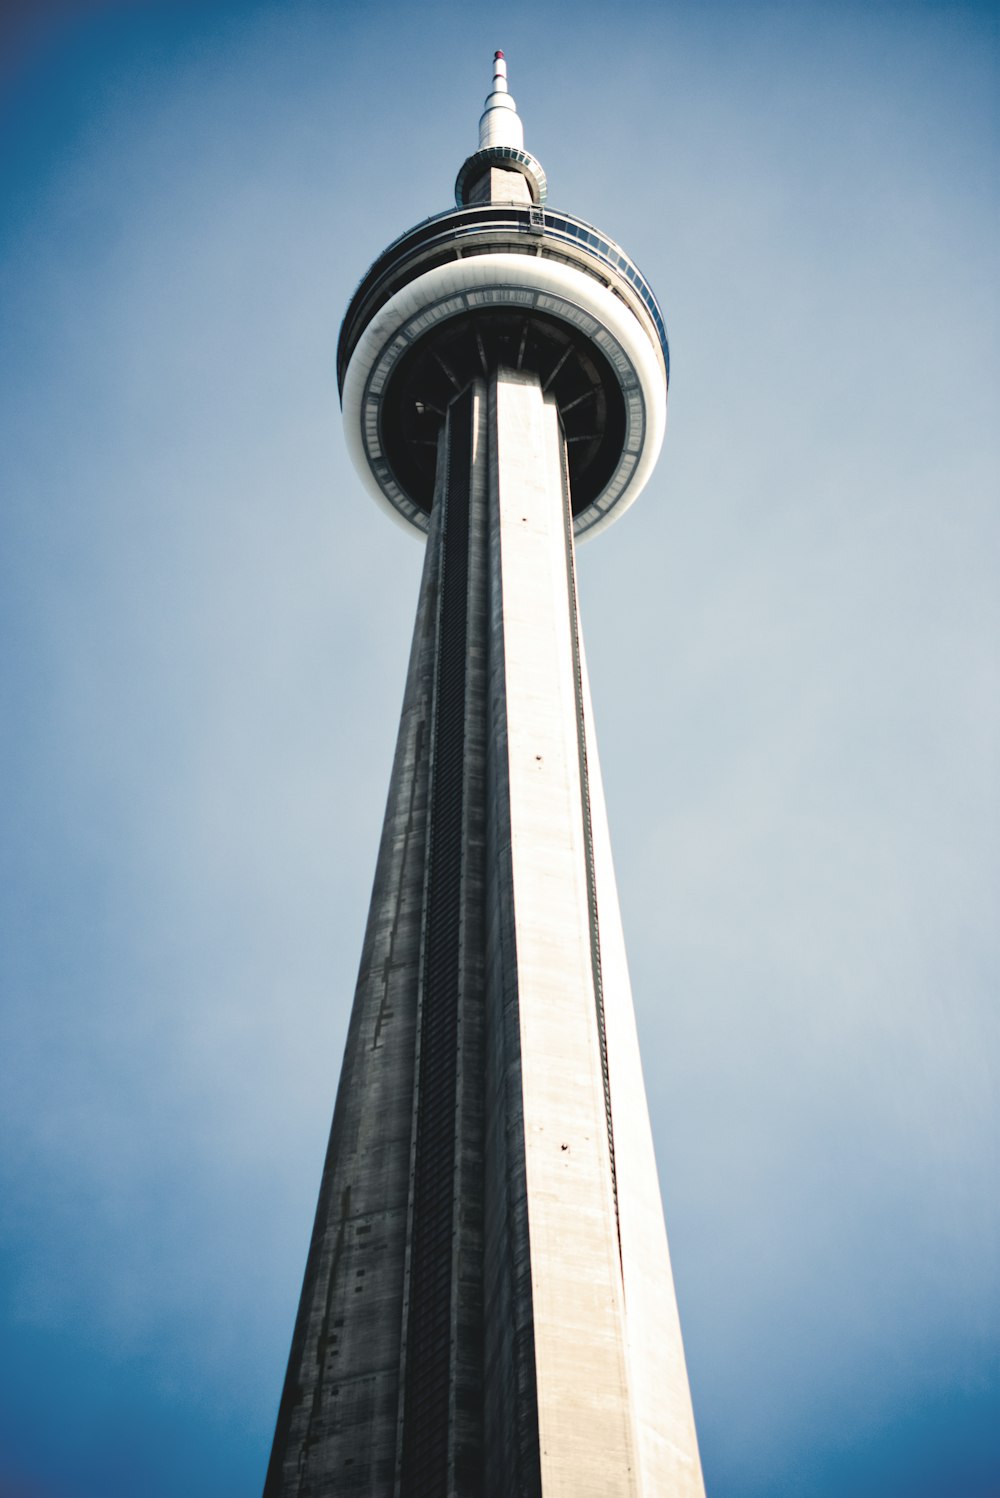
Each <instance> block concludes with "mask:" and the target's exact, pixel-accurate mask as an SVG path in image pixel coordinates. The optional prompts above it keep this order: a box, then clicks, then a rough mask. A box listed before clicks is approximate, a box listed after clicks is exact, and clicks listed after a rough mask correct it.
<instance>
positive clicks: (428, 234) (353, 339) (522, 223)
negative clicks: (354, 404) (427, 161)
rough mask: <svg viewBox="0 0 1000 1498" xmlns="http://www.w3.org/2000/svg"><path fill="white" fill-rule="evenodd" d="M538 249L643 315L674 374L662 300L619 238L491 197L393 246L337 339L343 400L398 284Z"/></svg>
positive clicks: (365, 282)
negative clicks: (478, 258) (464, 263)
mask: <svg viewBox="0 0 1000 1498" xmlns="http://www.w3.org/2000/svg"><path fill="white" fill-rule="evenodd" d="M511 252H513V253H515V254H525V255H537V256H541V257H542V258H545V259H552V260H558V261H562V262H563V263H565V264H568V265H572V266H574V267H575V268H576V269H578V270H582V271H584V272H586V273H587V274H588V275H590V276H593V277H594V279H595V280H598V281H600V282H601V284H602V285H604V286H606V287H607V288H608V289H609V290H610V291H612V292H613V293H614V294H615V295H616V296H617V297H618V298H619V299H620V300H621V301H622V302H624V303H625V305H626V306H628V307H629V308H630V310H631V311H632V312H633V313H634V314H635V316H636V317H637V318H638V320H639V322H640V323H641V324H642V325H643V327H644V328H645V329H646V332H647V334H648V336H649V339H650V342H651V343H652V344H653V347H654V349H655V351H656V353H657V355H658V357H659V359H660V361H661V362H662V366H663V372H664V376H665V378H667V379H669V371H670V352H669V348H668V346H667V330H666V327H665V326H664V322H663V315H662V313H661V312H660V308H659V303H658V302H657V300H656V297H655V296H654V295H653V291H652V288H651V287H650V285H649V282H648V281H647V280H646V278H645V276H644V275H643V274H642V272H641V271H640V270H639V268H638V266H637V265H636V264H635V263H634V262H633V261H632V260H631V259H630V258H629V256H628V255H626V254H625V252H624V250H623V249H622V248H621V246H620V245H617V244H616V243H615V241H614V240H612V239H608V238H607V236H606V235H603V234H601V233H600V232H599V231H598V230H597V229H595V228H594V226H593V225H592V224H588V223H587V222H586V221H585V220H584V219H578V218H573V217H572V216H571V215H570V214H567V213H557V212H554V211H552V210H550V209H548V208H541V207H535V206H532V207H530V208H526V207H520V206H515V205H512V204H502V203H486V204H483V205H482V206H479V207H475V208H460V209H452V210H450V211H448V212H446V213H439V214H436V215H435V216H434V217H433V218H429V219H425V220H424V222H423V223H421V224H418V225H417V226H416V227H415V228H413V229H410V230H409V231H408V232H407V233H406V234H403V235H401V236H400V238H399V239H397V240H394V242H393V243H392V244H391V245H389V247H388V249H386V250H385V251H384V252H383V253H382V254H381V255H380V256H379V258H378V259H377V260H376V261H375V263H374V265H372V267H371V269H370V270H369V271H368V272H367V274H366V275H365V276H364V277H363V279H362V280H361V282H360V284H359V286H358V288H357V290H356V291H355V293H354V295H353V297H352V298H351V301H350V304H349V306H348V309H347V313H346V315H345V317H344V322H343V325H342V327H341V330H340V339H339V342H338V345H337V385H338V389H339V391H340V395H341V399H343V394H344V377H345V374H346V372H347V366H348V364H349V363H350V360H351V355H352V354H353V352H354V349H355V347H356V345H357V343H358V340H359V338H360V337H361V335H362V333H363V332H364V329H365V327H366V326H367V325H368V323H369V322H370V321H371V319H372V318H373V317H374V316H375V314H376V313H377V312H378V310H379V309H380V308H381V307H383V306H384V305H385V304H386V302H388V300H389V299H390V297H392V296H393V295H394V294H395V293H396V292H397V291H399V290H400V288H401V287H403V286H405V285H406V284H407V283H408V282H409V281H411V280H413V279H414V278H415V277H416V276H418V275H421V274H423V272H425V271H427V270H431V269H433V268H434V267H436V266H439V265H445V264H447V263H448V262H449V261H455V260H459V259H462V258H463V257H465V256H471V255H488V254H490V253H503V254H510V253H511Z"/></svg>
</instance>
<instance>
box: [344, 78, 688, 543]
mask: <svg viewBox="0 0 1000 1498" xmlns="http://www.w3.org/2000/svg"><path fill="white" fill-rule="evenodd" d="M491 97H496V96H495V95H494V96H491ZM507 97H509V96H507ZM488 103H489V101H488ZM486 118H487V116H484V119H486ZM508 118H509V112H508V113H506V114H505V116H504V119H505V121H506V119H508ZM514 118H515V120H516V115H515V116H514ZM517 123H518V126H519V124H520V122H519V121H518V122H517ZM494 133H495V132H494ZM520 158H523V160H521V159H520ZM498 164H499V165H500V166H504V165H506V166H509V167H510V168H511V170H510V171H509V172H506V173H504V172H500V173H498V175H499V176H500V177H504V176H506V177H507V179H508V180H512V181H513V182H514V184H515V187H517V184H522V185H521V187H520V189H519V193H520V196H521V198H522V201H520V202H518V201H512V202H504V201H498V200H497V198H496V196H495V195H494V197H493V200H491V201H488V202H482V203H478V204H476V203H471V204H470V203H468V202H463V203H462V205H461V206H459V207H458V208H456V209H452V210H450V211H448V212H445V213H439V214H436V215H435V216H434V217H432V218H429V219H425V220H424V221H423V222H422V223H420V224H418V225H417V226H416V227H415V228H413V229H410V230H409V231H408V232H407V233H406V234H403V235H401V236H400V238H399V239H397V240H395V241H394V242H393V243H392V244H391V245H390V246H389V247H388V249H386V250H385V251H384V252H383V253H382V254H381V255H380V256H379V258H378V259H377V260H376V261H375V263H374V264H373V265H372V266H371V268H370V269H369V271H368V272H367V274H366V275H365V276H364V277H363V279H362V281H361V283H360V285H359V286H358V288H357V290H356V291H355V293H354V296H353V297H352V298H351V302H350V304H349V306H348V309H347V313H346V315H345V318H344V322H343V326H342V328H341V332H340V340H339V344H338V349H337V381H338V387H339V391H340V397H341V403H342V406H343V411H344V423H345V430H346V434H347V441H348V446H349V448H350V450H351V455H352V458H353V459H354V462H355V465H356V467H357V468H358V471H359V473H360V474H361V476H362V478H363V479H364V480H365V482H366V485H367V487H368V488H369V490H370V491H371V492H372V494H373V495H374V496H375V498H376V499H378V500H379V502H380V503H382V504H383V505H385V506H387V507H388V508H389V509H390V511H391V512H392V513H393V514H394V515H395V516H397V517H398V518H400V519H402V520H403V521H404V522H406V523H407V524H408V525H410V526H413V527H415V528H416V529H417V530H418V531H421V532H426V530H427V526H428V521H429V516H430V510H431V503H432V496H433V492H434V476H435V470H436V465H437V451H438V433H439V431H440V429H441V425H442V422H443V420H444V415H445V412H446V410H447V408H448V405H449V403H450V401H451V400H453V399H454V397H455V396H456V395H458V394H459V393H460V392H461V391H462V390H463V389H464V388H465V387H466V386H467V385H468V384H469V382H470V381H471V380H473V379H475V378H477V377H482V376H486V375H488V374H489V373H490V372H491V371H492V370H493V369H496V368H498V367H500V366H503V367H508V368H512V369H524V370H530V371H532V372H534V373H536V374H538V376H539V378H540V379H541V381H542V388H543V390H544V391H545V392H546V393H550V394H551V395H552V396H553V397H554V399H555V402H556V404H557V407H558V410H559V416H560V420H561V422H562V428H563V435H564V438H565V442H566V453H567V462H568V468H569V477H570V490H571V494H572V508H573V517H574V531H575V533H576V534H577V535H583V534H587V533H591V532H594V531H596V530H598V529H603V527H604V526H605V525H607V524H609V523H610V522H611V520H612V519H616V518H617V517H618V516H619V515H620V514H621V513H622V512H623V511H624V510H625V509H626V508H627V507H628V505H629V504H631V503H632V501H633V500H634V499H635V498H636V497H637V496H638V493H639V491H640V490H641V488H642V487H643V485H644V484H645V482H646V480H647V478H648V476H649V473H650V471H651V470H652V467H653V465H654V464H655V462H656V458H657V456H658V455H659V450H660V447H661V445H662V441H663V431H664V425H665V417H666V395H667V386H668V382H669V367H670V364H669V360H670V355H669V349H668V345H667V334H666V328H665V326H664V322H663V316H662V313H661V311H660V307H659V304H658V302H657V300H656V297H655V296H654V294H653V291H652V288H651V286H650V285H649V282H648V281H647V280H646V277H645V276H644V275H643V274H642V272H641V271H640V270H639V268H638V266H637V265H636V264H635V262H634V261H633V260H632V259H631V258H630V257H629V256H628V255H627V254H626V253H625V251H624V250H623V249H622V248H621V246H620V245H618V244H616V242H615V241H614V240H613V239H611V238H609V237H608V236H607V235H605V234H602V233H601V232H600V231H599V230H598V229H596V228H595V227H594V226H593V225H592V224H589V223H587V222H586V221H585V220H583V219H580V218H575V217H573V216H572V215H570V214H567V213H562V212H557V211H555V210H553V209H550V208H548V207H547V206H545V205H544V202H543V201H542V200H541V199H543V197H544V191H545V179H544V173H542V172H541V168H540V166H538V164H537V163H536V162H535V158H534V157H532V156H530V155H529V153H527V152H525V151H523V149H521V148H520V147H519V146H518V145H517V144H516V142H515V143H514V144H509V145H506V146H505V145H502V144H501V145H496V144H491V145H488V146H487V147H486V148H484V149H481V150H480V151H478V152H476V153H475V154H474V155H473V156H471V157H469V158H468V160H467V161H466V162H465V164H464V166H463V167H462V169H461V171H460V172H459V176H458V183H457V187H456V192H457V196H458V197H459V198H460V199H463V198H464V197H465V195H466V194H467V193H469V184H470V183H474V181H475V175H476V173H477V172H479V173H480V174H483V173H484V172H487V171H489V169H490V168H491V167H494V166H497V165H498ZM472 191H473V192H474V191H475V189H474V187H473V189H472ZM511 195H512V196H515V193H514V192H512V193H511Z"/></svg>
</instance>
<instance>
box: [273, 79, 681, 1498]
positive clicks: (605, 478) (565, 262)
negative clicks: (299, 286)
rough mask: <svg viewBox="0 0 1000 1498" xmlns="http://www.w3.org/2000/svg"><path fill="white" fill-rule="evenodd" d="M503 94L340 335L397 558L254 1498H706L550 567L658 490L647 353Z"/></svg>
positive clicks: (563, 614)
mask: <svg viewBox="0 0 1000 1498" xmlns="http://www.w3.org/2000/svg"><path fill="white" fill-rule="evenodd" d="M506 71H507V70H506V63H505V62H504V59H503V54H502V53H499V52H498V53H497V54H496V59H495V62H494V77H493V87H492V92H491V93H490V94H489V96H488V98H487V100H486V109H485V112H484V114H483V116H482V119H481V121H480V127H479V149H478V150H477V151H476V152H475V153H474V154H473V155H471V156H470V157H469V158H468V159H467V160H466V161H465V162H464V163H463V165H462V167H461V170H460V171H459V173H458V178H457V181H456V186H455V196H456V203H457V207H456V208H455V209H454V210H453V211H449V212H447V213H443V214H439V215H437V216H436V217H435V218H432V219H429V220H427V221H425V222H424V223H422V224H420V225H418V227H417V228H415V229H413V230H411V231H410V232H409V233H408V234H404V235H403V236H402V237H401V238H400V239H398V240H396V241H395V243H393V244H392V245H390V246H389V248H388V249H387V250H386V251H385V253H384V254H383V255H382V256H381V257H380V258H379V259H378V260H377V261H376V262H375V264H374V265H373V266H372V267H371V269H370V270H369V271H368V273H367V275H366V276H365V277H364V279H363V280H362V282H361V284H360V286H359V287H358V289H357V291H356V292H355V294H354V296H353V298H352V300H351V303H350V306H349V307H348V310H347V314H346V317H345V319H344V324H343V328H342V330H341V334H340V344H339V349H338V380H339V384H340V391H341V400H342V404H343V411H344V423H345V431H346V435H347V442H348V446H349V448H350V451H351V455H352V457H353V459H354V462H355V464H356V466H357V468H358V471H359V473H360V474H361V477H362V479H363V480H364V482H365V484H366V486H367V487H368V489H369V490H370V491H371V492H372V494H373V495H374V497H375V498H376V499H377V500H378V501H379V503H381V504H382V505H383V506H385V507H386V508H388V509H389V510H390V512H391V513H392V514H394V515H395V516H396V517H397V518H399V519H400V520H401V521H402V522H403V523H404V524H406V525H408V526H410V527H412V528H414V529H415V530H417V531H418V532H420V533H422V534H423V535H424V536H425V537H426V552H425V560H424V569H423V577H422V581H421V587H420V595H419V602H418V606H417V619H416V628H415V630H414V636H413V646H412V650H411V654H410V663H409V669H408V674H407V680H406V687H405V693H404V699H403V710H402V718H401V722H400V730H399V738H398V742H397V748H396V755H395V761H394V764H393V770H392V778H391V783H390V788H389V797H388V804H387V807H386V814H385V822H384V827H383V833H382V840H381V845H380V849H379V854H378V861H377V866H376V874H375V883H374V889H373V893H372V902H371V909H370V914H369V918H368V926H367V931H366V935H365V940H364V947H363V951H362V957H361V969H360V974H359V978H358V986H357V990H356V994H355V1000H354V1008H353V1011H352V1017H351V1022H350V1028H349V1032H348V1039H347V1046H346V1051H345V1055H344V1062H343V1070H342V1073H341V1080H340V1086H339V1090H338V1093H337V1102H336V1108H335V1112H334V1119H333V1128H332V1132H331V1136H330V1144H329V1149H328V1153H327V1159H326V1165H325V1168H324V1173H323V1180H322V1186H321V1190H320V1197H319V1205H318V1208H317V1213H316V1223H315V1228H314V1231H313V1237H312V1242H311V1245H310V1249H309V1257H308V1262H307V1266H306V1274H305V1282H304V1286H303V1290H302V1298H301V1303H300V1307H299V1313H298V1318H297V1321H296V1326H295V1332H294V1337H293V1342H292V1349H291V1355H290V1358H289V1365H288V1374H287V1378H286V1382H285V1389H284V1394H283V1396H282V1401H281V1406H280V1410H279V1414H278V1423H277V1430H276V1434H275V1439H274V1447H273V1451H272V1456H271V1464H270V1468H269V1472H268V1478H267V1485H266V1489H265V1498H278V1495H282V1498H290V1495H296V1498H321V1495H322V1498H326V1495H333V1494H336V1495H341V1494H344V1495H346V1494H359V1495H360V1494H365V1495H378V1498H383V1495H384V1498H418V1495H419V1498H445V1495H454V1498H473V1495H480V1494H484V1495H488V1498H515V1495H516V1498H697V1495H701V1494H703V1487H702V1480H701V1472H700V1466H699V1460H698V1451H697V1443H696V1438H695V1432H694V1423H693V1418H692V1414H691V1404H690V1396H689V1393H688V1386H687V1375H686V1371H685V1366H684V1356H683V1350H682V1346H681V1338H680V1329H679V1325H678V1321H677V1311H676V1305H675V1299H674V1291H673V1283H672V1278H671V1272H670V1263H669V1258H668V1253H667V1243H666V1236H665V1233H664V1228H663V1215H662V1210H661V1206H660V1196H659V1187H658V1183H657V1176H656V1166H655V1161H654V1157H653V1146H652V1139H651V1135H650V1129H649V1120H648V1115H647V1110H646V1103H645V1094H644V1089H643V1083H642V1072H641V1067H640V1062H639V1052H638V1045H637V1041H636V1035H635V1023H634V1017H633V1012H632V1000H631V993H630V989H629V980H628V971H627V966H626V960H625V949H624V943H623V939H622V932H621V923H620V917H619V913H618V901H617V894H616V890H615V882H614V872H613V868H612V863H611V851H610V842H609V838H608V830H607V819H606V815H605V809H604V799H603V794H602V789H601V778H600V771H599V767H598V762H597V748H596V739H595V734H594V727H593V717H592V712H591V704H590V694H589V688H588V682H587V669H586V662H585V658H584V650H583V641H582V638H581V634H580V625H579V613H578V608H577V594H576V579H575V567H574V549H575V543H576V539H577V538H579V537H582V536H584V535H589V534H592V533H595V532H597V531H598V530H600V529H602V528H603V527H605V526H607V525H610V524H611V522H612V521H613V520H615V519H617V518H618V516H619V515H620V514H621V513H622V512H623V511H624V510H625V509H626V508H627V506H628V505H629V504H631V503H632V501H633V500H634V499H635V498H636V496H637V495H638V493H639V491H640V490H641V488H642V487H643V485H644V484H645V482H646V480H647V478H648V476H649V473H650V471H651V470H652V467H653V465H654V463H655V461H656V458H657V455H658V453H659V449H660V446H661V444H662V440H663V431H664V421H665V415H666V393H667V377H668V353H667V341H666V334H665V331H664V326H663V320H662V317H661V315H660V310H659V307H658V305H657V302H656V299H655V297H654V296H653V293H652V291H651V290H650V288H649V286H648V284H647V282H646V280H645V278H644V277H643V276H642V275H641V273H640V272H639V270H638V269H637V268H636V266H635V265H634V264H633V263H632V261H631V260H630V259H629V257H628V256H627V255H626V254H625V253H624V252H623V251H622V250H621V249H619V247H618V246H617V245H616V244H615V243H614V242H613V241H612V240H610V239H608V238H607V237H606V236H604V235H603V234H600V233H599V232H598V231H597V230H596V229H594V228H593V227H592V226H591V225H589V224H586V223H584V222H583V221H581V220H580V219H577V218H573V217H571V216H569V215H567V214H563V213H556V212H553V211H552V210H550V209H549V208H548V207H547V206H546V181H545V174H544V172H543V171H542V168H541V166H540V164H539V163H538V162H537V161H536V160H535V158H534V157H533V156H532V155H531V154H530V153H529V152H528V151H526V150H525V149H524V139H523V132H522V127H521V122H520V120H519V118H518V115H517V112H516V109H515V105H514V101H513V99H512V98H511V96H510V94H509V92H508V91H507V78H506Z"/></svg>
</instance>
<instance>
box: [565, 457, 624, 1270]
mask: <svg viewBox="0 0 1000 1498" xmlns="http://www.w3.org/2000/svg"><path fill="white" fill-rule="evenodd" d="M560 459H561V462H562V470H563V495H564V498H563V510H564V513H565V517H566V519H565V526H566V572H567V576H568V579H569V629H570V642H571V645H572V650H573V688H574V693H575V696H576V732H577V740H578V742H579V746H580V792H581V795H580V800H581V804H582V810H583V843H584V848H585V850H586V862H587V905H588V907H589V911H590V960H591V965H592V967H593V970H594V1001H595V1005H596V1008H597V1039H598V1043H599V1046H600V1053H601V1081H602V1083H603V1085H604V1119H605V1123H606V1125H607V1130H608V1163H609V1165H610V1167H611V1194H612V1196H613V1198H614V1203H615V1232H616V1234H617V1238H618V1262H619V1265H621V1258H622V1230H621V1214H620V1213H619V1210H618V1171H617V1169H616V1167H615V1128H614V1117H613V1114H612V1111H611V1073H610V1071H609V1069H608V1032H607V1024H606V1022H605V1016H604V980H603V977H602V972H601V926H600V920H599V916H598V909H597V875H596V872H595V868H594V827H593V819H592V817H591V812H590V770H589V767H588V763H587V721H586V715H585V713H584V704H583V661H582V657H581V651H580V613H579V604H578V601H577V596H576V553H575V548H574V544H573V510H572V506H571V503H570V491H569V470H568V464H567V461H566V444H565V442H561V443H560Z"/></svg>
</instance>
